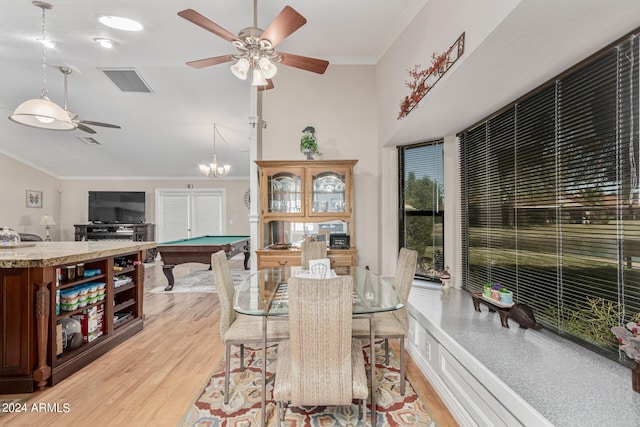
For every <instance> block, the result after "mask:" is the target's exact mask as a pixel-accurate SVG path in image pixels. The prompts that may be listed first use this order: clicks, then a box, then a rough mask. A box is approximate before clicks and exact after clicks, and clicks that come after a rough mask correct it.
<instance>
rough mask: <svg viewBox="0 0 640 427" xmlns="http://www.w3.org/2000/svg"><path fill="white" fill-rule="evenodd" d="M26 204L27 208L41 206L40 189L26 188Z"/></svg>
mask: <svg viewBox="0 0 640 427" xmlns="http://www.w3.org/2000/svg"><path fill="white" fill-rule="evenodd" d="M26 205H27V207H28V208H41V207H42V191H33V190H27V196H26Z"/></svg>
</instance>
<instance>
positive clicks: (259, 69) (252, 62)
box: [178, 0, 329, 90]
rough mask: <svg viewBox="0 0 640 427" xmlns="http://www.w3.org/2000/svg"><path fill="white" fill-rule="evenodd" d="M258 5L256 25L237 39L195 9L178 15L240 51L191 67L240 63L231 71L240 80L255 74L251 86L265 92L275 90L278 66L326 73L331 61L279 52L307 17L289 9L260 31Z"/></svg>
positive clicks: (255, 12)
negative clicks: (282, 42) (277, 48)
mask: <svg viewBox="0 0 640 427" xmlns="http://www.w3.org/2000/svg"><path fill="white" fill-rule="evenodd" d="M257 3H258V2H257V0H254V2H253V26H252V27H247V28H244V29H243V30H242V31H240V33H239V34H238V35H237V36H236V35H235V34H233V33H231V32H230V31H228V30H226V29H224V28H222V27H221V26H220V25H218V24H216V23H215V22H213V21H211V20H209V19H208V18H206V17H205V16H203V15H201V14H200V13H198V12H196V11H195V10H193V9H185V10H183V11H180V12H178V16H180V17H182V18H184V19H186V20H187V21H189V22H192V23H193V24H196V25H198V26H199V27H201V28H203V29H205V30H207V31H209V32H211V33H213V34H215V35H217V36H218V37H221V38H223V39H225V40H227V41H228V42H230V43H231V44H232V45H233V46H234V47H235V48H236V49H237V50H238V53H236V54H231V55H230V54H227V55H221V56H215V57H212V58H205V59H200V60H196V61H189V62H187V65H189V66H190V67H193V68H204V67H209V66H212V65H217V64H222V63H224V62H230V61H236V62H235V64H233V65H232V66H231V72H232V73H233V74H234V75H235V76H236V77H238V78H239V79H241V80H246V79H247V76H248V74H249V71H251V73H252V78H251V84H252V85H254V86H259V87H260V88H261V89H271V88H273V82H272V81H271V78H272V77H273V76H275V75H276V73H277V72H278V68H277V66H276V64H283V65H288V66H290V67H295V68H299V69H301V70H305V71H311V72H314V73H318V74H324V72H325V71H326V69H327V67H328V66H329V62H328V61H324V60H321V59H315V58H309V57H306V56H300V55H292V54H288V53H278V52H276V51H275V47H276V46H277V45H278V43H280V42H281V41H282V40H284V39H285V38H287V37H289V36H290V35H291V34H293V33H294V32H295V31H296V30H298V29H299V28H300V27H302V26H303V25H304V24H306V23H307V20H306V19H305V17H304V16H302V15H300V14H299V13H298V12H296V11H295V10H294V9H293V8H292V7H291V6H285V8H284V9H282V11H281V12H280V14H279V15H278V16H277V17H276V19H274V20H273V22H271V24H270V25H269V26H268V27H267V29H266V30H264V31H263V30H262V29H260V28H258V16H257ZM259 90H260V89H259Z"/></svg>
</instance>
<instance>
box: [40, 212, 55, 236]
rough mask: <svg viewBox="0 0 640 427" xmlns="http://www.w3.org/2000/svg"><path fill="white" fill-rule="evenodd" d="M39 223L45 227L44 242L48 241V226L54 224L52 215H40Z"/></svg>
mask: <svg viewBox="0 0 640 427" xmlns="http://www.w3.org/2000/svg"><path fill="white" fill-rule="evenodd" d="M40 225H44V227H45V230H46V232H45V235H44V241H45V242H50V241H51V235H50V234H49V227H51V226H52V225H56V222H55V221H54V219H53V217H52V216H50V215H42V218H40Z"/></svg>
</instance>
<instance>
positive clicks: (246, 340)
mask: <svg viewBox="0 0 640 427" xmlns="http://www.w3.org/2000/svg"><path fill="white" fill-rule="evenodd" d="M211 268H212V270H213V278H214V284H215V288H216V291H217V292H218V297H219V298H220V336H221V337H222V340H223V341H224V345H225V370H224V403H225V404H227V403H229V375H230V371H231V369H230V367H231V362H230V358H231V346H234V345H235V346H239V347H240V370H241V371H244V346H245V344H254V345H255V344H257V345H261V344H262V320H261V318H259V317H257V316H256V317H254V316H247V315H243V314H238V313H236V311H235V310H234V309H233V298H234V296H235V287H234V285H233V279H232V278H231V272H230V271H229V261H228V260H227V254H226V253H225V251H223V250H221V251H218V252H216V253H214V254H211ZM288 329H289V328H288V325H287V322H269V324H268V328H267V341H268V342H275V341H279V340H282V339H285V338H288V336H289V332H288Z"/></svg>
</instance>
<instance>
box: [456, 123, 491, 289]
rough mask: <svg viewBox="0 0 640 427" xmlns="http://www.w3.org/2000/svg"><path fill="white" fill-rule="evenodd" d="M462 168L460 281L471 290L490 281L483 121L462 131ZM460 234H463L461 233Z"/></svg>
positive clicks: (485, 129)
mask: <svg viewBox="0 0 640 427" xmlns="http://www.w3.org/2000/svg"><path fill="white" fill-rule="evenodd" d="M462 139H463V145H464V153H465V169H464V173H463V179H465V180H466V183H467V186H466V188H465V189H464V191H463V194H465V195H466V197H467V199H466V200H465V204H466V207H467V208H466V223H465V224H464V227H463V230H465V231H466V235H463V238H466V239H465V240H466V242H467V248H466V249H467V250H466V251H465V252H466V254H465V256H466V258H467V268H466V273H465V274H464V275H465V280H464V284H465V286H466V287H467V289H469V290H471V291H478V290H481V289H482V286H483V285H484V283H487V282H489V281H491V269H490V266H491V258H490V256H489V255H490V254H489V251H488V248H489V246H490V237H491V234H490V228H489V226H490V221H489V205H488V194H489V183H488V180H487V173H488V169H487V124H486V123H484V124H482V125H480V126H478V127H476V128H475V129H472V130H469V131H467V132H465V133H464V134H463V137H462ZM463 234H464V233H463Z"/></svg>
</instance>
